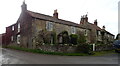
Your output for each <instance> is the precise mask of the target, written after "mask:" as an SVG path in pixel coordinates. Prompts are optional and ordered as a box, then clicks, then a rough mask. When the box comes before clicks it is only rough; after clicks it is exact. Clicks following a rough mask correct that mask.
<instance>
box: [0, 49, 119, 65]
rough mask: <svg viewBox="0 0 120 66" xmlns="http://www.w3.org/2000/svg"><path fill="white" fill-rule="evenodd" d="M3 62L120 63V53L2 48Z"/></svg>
mask: <svg viewBox="0 0 120 66" xmlns="http://www.w3.org/2000/svg"><path fill="white" fill-rule="evenodd" d="M1 57H2V63H3V64H118V59H119V58H118V54H111V55H105V56H57V55H45V54H36V53H29V52H24V51H18V50H12V49H2V55H1V56H0V58H1Z"/></svg>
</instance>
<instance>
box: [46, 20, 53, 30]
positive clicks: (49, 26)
mask: <svg viewBox="0 0 120 66" xmlns="http://www.w3.org/2000/svg"><path fill="white" fill-rule="evenodd" d="M46 29H47V31H53V23H52V22H46Z"/></svg>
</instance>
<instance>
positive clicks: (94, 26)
mask: <svg viewBox="0 0 120 66" xmlns="http://www.w3.org/2000/svg"><path fill="white" fill-rule="evenodd" d="M89 24H90V25H91V27H92V28H95V29H96V30H102V29H101V28H100V27H98V26H97V25H95V24H92V23H89Z"/></svg>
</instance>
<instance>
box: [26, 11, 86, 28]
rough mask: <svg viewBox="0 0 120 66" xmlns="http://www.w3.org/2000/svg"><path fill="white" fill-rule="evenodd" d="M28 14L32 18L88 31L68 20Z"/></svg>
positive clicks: (29, 12)
mask: <svg viewBox="0 0 120 66" xmlns="http://www.w3.org/2000/svg"><path fill="white" fill-rule="evenodd" d="M27 13H28V14H30V16H32V17H34V18H38V19H43V20H48V21H52V22H56V23H60V24H65V25H69V26H74V27H79V28H83V29H86V28H84V27H82V26H80V24H77V23H74V22H71V21H67V20H62V19H58V18H54V17H52V16H49V15H45V14H41V13H36V12H32V11H27Z"/></svg>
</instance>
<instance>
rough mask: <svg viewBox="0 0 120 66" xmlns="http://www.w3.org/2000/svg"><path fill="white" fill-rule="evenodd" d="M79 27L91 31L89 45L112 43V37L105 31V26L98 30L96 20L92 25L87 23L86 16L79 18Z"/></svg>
mask: <svg viewBox="0 0 120 66" xmlns="http://www.w3.org/2000/svg"><path fill="white" fill-rule="evenodd" d="M80 26H83V27H85V28H89V29H91V37H92V38H91V43H103V44H107V43H112V42H113V41H114V35H113V34H111V33H110V32H108V31H106V30H105V26H103V27H102V28H100V27H99V26H98V22H97V19H96V20H95V21H94V23H93V24H92V23H90V22H88V17H87V15H83V16H81V21H80Z"/></svg>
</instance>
